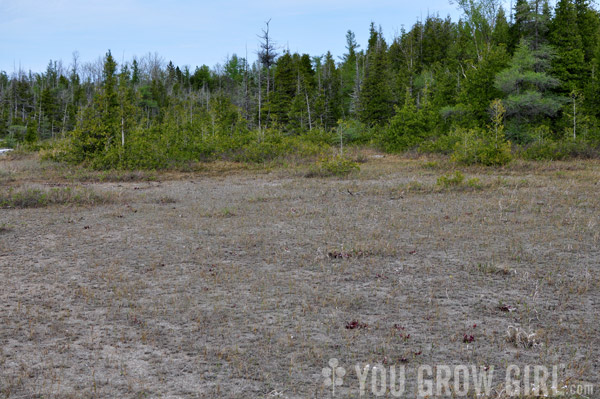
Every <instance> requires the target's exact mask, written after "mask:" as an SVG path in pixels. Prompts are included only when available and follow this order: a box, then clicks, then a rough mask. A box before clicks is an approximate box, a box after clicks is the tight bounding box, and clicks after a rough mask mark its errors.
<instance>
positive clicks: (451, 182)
mask: <svg viewBox="0 0 600 399" xmlns="http://www.w3.org/2000/svg"><path fill="white" fill-rule="evenodd" d="M464 180H465V175H463V174H462V173H461V172H460V171H458V170H457V171H456V172H454V174H453V175H443V176H440V177H438V179H437V181H436V184H437V185H438V186H441V187H445V188H447V187H454V186H460V185H461V184H463V182H464Z"/></svg>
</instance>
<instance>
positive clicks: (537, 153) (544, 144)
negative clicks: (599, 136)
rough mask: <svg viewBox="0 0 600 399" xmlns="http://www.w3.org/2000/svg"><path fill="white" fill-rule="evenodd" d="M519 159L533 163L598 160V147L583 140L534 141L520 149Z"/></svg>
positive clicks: (599, 150) (599, 151)
mask: <svg viewBox="0 0 600 399" xmlns="http://www.w3.org/2000/svg"><path fill="white" fill-rule="evenodd" d="M520 155H521V157H523V158H524V159H528V160H534V161H557V160H563V159H569V158H585V159H588V158H598V157H600V147H599V146H598V145H597V144H595V143H593V142H590V141H587V140H583V139H567V140H563V141H554V140H550V139H545V140H540V141H535V142H533V143H531V144H529V145H528V146H526V147H524V148H522V150H521V153H520Z"/></svg>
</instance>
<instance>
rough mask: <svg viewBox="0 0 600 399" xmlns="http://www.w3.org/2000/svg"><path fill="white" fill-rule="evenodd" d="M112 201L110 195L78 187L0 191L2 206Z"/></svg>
mask: <svg viewBox="0 0 600 399" xmlns="http://www.w3.org/2000/svg"><path fill="white" fill-rule="evenodd" d="M111 201H112V198H111V196H109V195H107V194H100V193H98V192H96V191H94V190H91V189H88V188H80V187H55V188H51V189H43V188H17V189H15V188H12V187H11V188H9V189H7V190H2V191H0V207H2V208H42V207H45V206H50V205H98V204H105V203H109V202H111Z"/></svg>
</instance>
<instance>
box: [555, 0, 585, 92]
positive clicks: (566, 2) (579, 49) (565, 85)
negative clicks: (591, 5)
mask: <svg viewBox="0 0 600 399" xmlns="http://www.w3.org/2000/svg"><path fill="white" fill-rule="evenodd" d="M551 32H552V33H551V39H552V44H553V45H554V46H555V47H556V51H557V56H556V58H555V59H554V62H553V64H552V74H553V75H554V76H555V77H557V78H558V79H559V80H560V81H561V83H562V85H561V88H562V92H563V93H564V94H566V93H569V92H570V91H571V90H574V89H578V88H580V87H581V85H582V81H581V79H582V78H583V72H584V68H583V64H584V57H585V53H584V51H583V42H582V40H581V35H580V34H579V30H578V28H577V10H576V9H575V4H574V3H573V2H572V0H560V1H559V2H558V4H557V6H556V16H555V18H554V20H553V21H552V27H551Z"/></svg>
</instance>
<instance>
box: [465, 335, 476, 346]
mask: <svg viewBox="0 0 600 399" xmlns="http://www.w3.org/2000/svg"><path fill="white" fill-rule="evenodd" d="M473 341H475V337H474V336H472V335H467V334H465V335H464V337H463V342H464V343H465V344H470V343H471V342H473Z"/></svg>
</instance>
